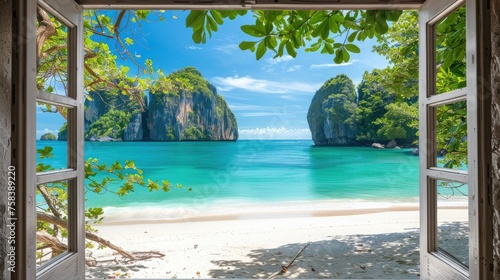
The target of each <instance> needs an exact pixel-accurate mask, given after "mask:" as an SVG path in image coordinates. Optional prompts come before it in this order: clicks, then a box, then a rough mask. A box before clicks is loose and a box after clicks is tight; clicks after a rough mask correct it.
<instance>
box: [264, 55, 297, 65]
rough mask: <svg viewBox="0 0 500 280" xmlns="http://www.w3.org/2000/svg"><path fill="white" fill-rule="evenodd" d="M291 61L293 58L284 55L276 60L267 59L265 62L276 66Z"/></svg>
mask: <svg viewBox="0 0 500 280" xmlns="http://www.w3.org/2000/svg"><path fill="white" fill-rule="evenodd" d="M292 59H293V57H291V56H290V55H285V56H282V57H277V58H268V59H267V62H269V63H270V64H278V63H282V62H287V61H290V60H292Z"/></svg>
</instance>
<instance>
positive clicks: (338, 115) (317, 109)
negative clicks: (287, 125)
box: [307, 75, 357, 146]
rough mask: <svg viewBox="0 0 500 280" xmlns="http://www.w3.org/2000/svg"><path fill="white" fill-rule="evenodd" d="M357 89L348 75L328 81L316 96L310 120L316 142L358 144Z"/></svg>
mask: <svg viewBox="0 0 500 280" xmlns="http://www.w3.org/2000/svg"><path fill="white" fill-rule="evenodd" d="M355 113H356V92H355V90H354V84H353V83H352V81H351V79H349V77H347V76H346V75H338V76H337V77H335V78H332V79H330V80H328V81H326V82H325V83H324V84H323V86H322V87H321V88H320V89H319V90H318V91H317V92H316V94H315V95H314V97H313V99H312V101H311V105H310V107H309V111H308V113H307V122H308V123H309V129H310V130H311V135H312V139H313V141H314V144H315V145H320V146H324V145H353V144H356V131H357V126H356V124H355V121H354V118H353V116H354V114H355Z"/></svg>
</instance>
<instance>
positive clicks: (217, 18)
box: [210, 10, 224, 25]
mask: <svg viewBox="0 0 500 280" xmlns="http://www.w3.org/2000/svg"><path fill="white" fill-rule="evenodd" d="M210 14H211V15H212V17H213V18H214V20H215V21H216V22H217V23H218V24H219V25H221V24H223V23H224V20H222V15H221V13H220V12H219V11H216V10H210Z"/></svg>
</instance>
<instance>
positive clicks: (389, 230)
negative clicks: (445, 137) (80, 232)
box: [87, 206, 467, 279]
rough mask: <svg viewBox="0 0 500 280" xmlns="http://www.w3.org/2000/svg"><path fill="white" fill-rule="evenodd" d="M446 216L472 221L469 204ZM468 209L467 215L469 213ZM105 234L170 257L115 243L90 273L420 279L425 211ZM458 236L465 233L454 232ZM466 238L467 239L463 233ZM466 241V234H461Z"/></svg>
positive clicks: (256, 217)
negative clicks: (138, 255) (143, 254)
mask: <svg viewBox="0 0 500 280" xmlns="http://www.w3.org/2000/svg"><path fill="white" fill-rule="evenodd" d="M439 213H440V220H443V221H454V222H458V223H461V222H466V220H467V216H466V210H465V211H464V209H463V208H461V207H448V208H447V209H443V210H440V212H439ZM464 213H465V215H464ZM97 228H98V230H99V235H101V236H102V237H104V238H107V239H108V240H111V241H113V242H114V243H115V244H116V245H118V246H121V247H122V248H124V249H126V250H129V251H150V250H154V251H159V252H161V253H163V254H165V257H162V258H153V259H148V260H142V261H124V260H123V259H121V257H120V256H118V255H116V254H113V252H112V251H110V250H109V249H104V250H96V249H94V250H93V253H92V257H95V258H96V259H99V260H114V259H116V261H107V262H99V263H98V264H97V266H95V267H87V278H94V279H109V278H136V279H142V278H156V279H166V278H190V279H191V278H196V279H197V278H268V277H270V276H271V275H273V274H275V273H276V272H278V271H280V270H281V268H282V266H288V265H289V263H290V262H291V260H292V259H293V258H294V257H295V256H296V254H297V253H298V252H299V251H300V250H301V249H302V248H304V246H305V245H306V244H307V243H308V242H311V243H310V245H309V246H307V247H306V248H305V249H304V251H303V252H302V253H301V254H300V255H299V257H298V258H297V259H296V260H295V261H294V262H293V265H292V266H290V267H289V269H287V271H286V272H284V273H283V274H282V275H278V276H277V277H276V278H334V279H416V278H418V275H419V274H418V273H419V266H418V263H419V249H418V243H419V213H418V209H417V208H416V207H415V206H412V207H399V208H398V207H390V208H382V209H361V210H354V209H350V210H344V211H342V210H332V211H326V210H324V211H316V212H308V213H301V215H298V213H294V214H290V213H281V214H280V213H278V212H275V213H259V214H255V213H253V214H248V215H244V214H241V213H240V214H238V215H218V216H207V217H197V218H191V219H178V220H168V221H167V220H165V221H161V220H156V221H155V220H147V221H138V220H136V221H120V222H107V223H104V224H101V225H99V226H97ZM449 230H450V233H449V234H450V235H449V237H450V239H453V238H457V237H456V236H452V234H453V231H457V230H456V229H451V228H450V229H449ZM461 237H462V241H463V240H464V238H463V236H461ZM458 239H460V237H458Z"/></svg>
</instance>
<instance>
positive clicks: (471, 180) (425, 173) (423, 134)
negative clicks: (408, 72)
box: [419, 0, 493, 279]
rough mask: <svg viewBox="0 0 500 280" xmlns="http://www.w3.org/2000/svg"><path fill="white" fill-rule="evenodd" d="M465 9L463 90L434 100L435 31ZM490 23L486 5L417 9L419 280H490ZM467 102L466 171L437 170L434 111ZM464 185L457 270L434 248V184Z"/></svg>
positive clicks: (467, 0) (447, 2) (431, 1)
mask: <svg viewBox="0 0 500 280" xmlns="http://www.w3.org/2000/svg"><path fill="white" fill-rule="evenodd" d="M464 4H465V5H466V18H467V19H466V39H467V43H466V63H467V66H466V72H467V73H466V79H467V86H466V87H465V88H463V89H459V90H455V91H452V92H447V93H441V94H439V95H436V94H435V93H436V59H435V57H436V56H435V55H436V46H435V39H436V38H435V31H434V30H435V28H434V27H435V25H436V24H437V23H438V22H439V21H440V20H441V19H443V18H445V17H446V16H447V15H449V14H450V13H452V12H453V11H454V10H456V9H457V8H458V7H460V6H462V5H464ZM486 19H489V14H488V10H487V7H486V3H485V1H480V0H428V1H426V3H425V4H424V5H422V7H421V8H420V22H419V25H420V35H419V36H420V45H419V51H420V61H419V64H420V66H419V68H420V79H419V80H420V81H419V91H420V93H419V123H420V130H419V133H420V137H419V146H420V269H421V273H420V275H421V277H422V278H423V279H491V277H492V263H493V262H492V252H493V248H492V242H491V240H492V235H491V232H492V223H491V221H492V219H491V216H492V210H491V200H490V194H491V192H490V189H491V186H490V185H489V179H488V178H489V176H490V175H489V169H490V166H491V164H490V161H491V143H490V139H491V137H490V129H491V120H490V117H491V115H490V113H489V112H490V106H491V99H490V97H491V95H490V94H489V93H490V92H489V83H488V82H487V81H485V80H484V78H483V77H488V78H489V61H490V57H489V56H490V54H489V48H488V46H487V44H485V42H489V28H486V29H485V24H486V22H487V21H486ZM460 101H466V102H467V143H468V147H467V149H468V170H467V171H466V172H464V171H458V170H452V169H446V168H437V164H436V158H437V139H436V121H437V120H436V107H437V106H440V105H444V104H451V103H455V102H460ZM437 180H447V181H456V182H462V183H466V184H468V210H469V211H468V212H469V219H468V222H469V264H468V268H466V267H464V266H462V265H460V264H459V263H458V262H457V261H456V260H454V259H453V258H450V257H449V256H448V255H447V254H446V253H443V252H442V251H440V250H438V244H437V194H436V181H437Z"/></svg>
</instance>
